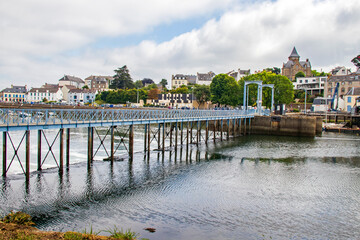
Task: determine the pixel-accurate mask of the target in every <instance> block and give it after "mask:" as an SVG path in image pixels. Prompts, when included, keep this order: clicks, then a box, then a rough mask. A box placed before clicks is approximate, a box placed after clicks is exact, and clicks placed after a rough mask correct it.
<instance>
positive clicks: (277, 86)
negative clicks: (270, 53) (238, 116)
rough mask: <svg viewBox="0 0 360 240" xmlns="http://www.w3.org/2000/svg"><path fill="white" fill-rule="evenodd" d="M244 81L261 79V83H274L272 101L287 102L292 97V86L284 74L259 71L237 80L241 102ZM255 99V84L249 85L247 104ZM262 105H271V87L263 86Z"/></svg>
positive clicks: (291, 99)
mask: <svg viewBox="0 0 360 240" xmlns="http://www.w3.org/2000/svg"><path fill="white" fill-rule="evenodd" d="M245 81H262V82H263V84H274V103H285V104H289V103H291V102H292V101H293V99H294V89H293V88H294V86H293V84H292V82H291V81H290V80H289V79H288V78H287V77H285V76H282V75H277V74H275V73H271V72H266V71H263V72H260V73H256V74H252V75H249V76H246V77H243V78H242V79H240V81H239V85H240V90H241V94H240V96H241V103H242V102H243V95H244V93H243V92H244V84H245ZM256 100H257V86H256V85H255V84H254V85H253V84H251V85H249V104H250V105H252V104H255V103H256ZM262 105H263V106H266V107H267V108H270V105H271V88H263V102H262Z"/></svg>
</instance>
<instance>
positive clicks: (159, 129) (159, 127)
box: [158, 123, 161, 151]
mask: <svg viewBox="0 0 360 240" xmlns="http://www.w3.org/2000/svg"><path fill="white" fill-rule="evenodd" d="M160 134H161V124H160V123H159V125H158V150H159V151H160V143H161V142H160V137H161V136H160Z"/></svg>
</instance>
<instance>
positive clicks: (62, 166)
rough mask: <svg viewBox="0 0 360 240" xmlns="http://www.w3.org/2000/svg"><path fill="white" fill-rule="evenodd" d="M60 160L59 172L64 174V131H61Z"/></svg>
mask: <svg viewBox="0 0 360 240" xmlns="http://www.w3.org/2000/svg"><path fill="white" fill-rule="evenodd" d="M59 134H60V138H59V140H60V151H59V152H60V159H59V171H60V172H62V171H63V169H64V129H63V128H61V129H60V133H59Z"/></svg>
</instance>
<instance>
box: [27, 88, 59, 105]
mask: <svg viewBox="0 0 360 240" xmlns="http://www.w3.org/2000/svg"><path fill="white" fill-rule="evenodd" d="M44 99H46V100H47V101H52V102H59V101H61V100H62V99H63V93H62V91H61V89H60V88H58V89H48V88H33V89H31V90H30V91H29V92H28V102H43V100H44Z"/></svg>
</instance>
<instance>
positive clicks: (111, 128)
mask: <svg viewBox="0 0 360 240" xmlns="http://www.w3.org/2000/svg"><path fill="white" fill-rule="evenodd" d="M114 128H115V127H114V126H111V127H110V161H111V163H114V141H115V135H114Z"/></svg>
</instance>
